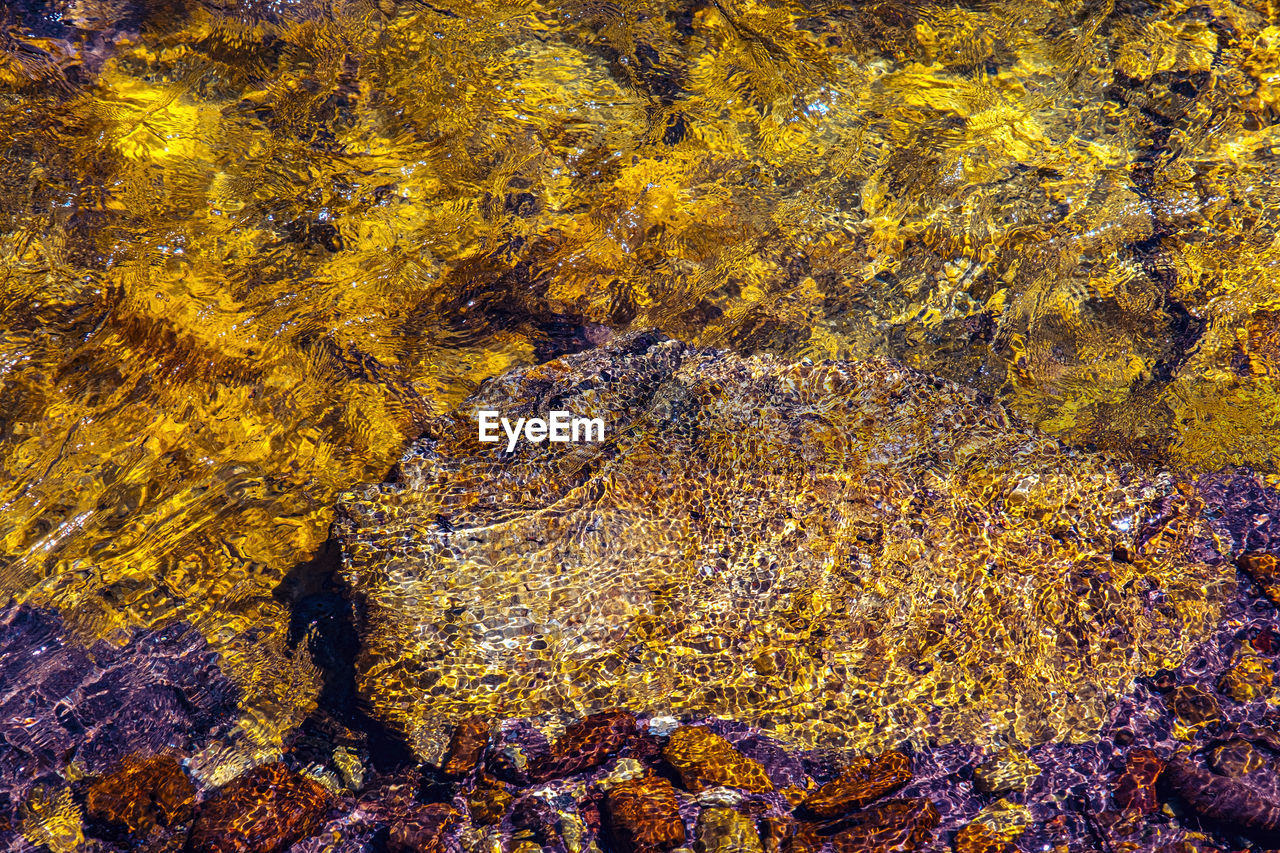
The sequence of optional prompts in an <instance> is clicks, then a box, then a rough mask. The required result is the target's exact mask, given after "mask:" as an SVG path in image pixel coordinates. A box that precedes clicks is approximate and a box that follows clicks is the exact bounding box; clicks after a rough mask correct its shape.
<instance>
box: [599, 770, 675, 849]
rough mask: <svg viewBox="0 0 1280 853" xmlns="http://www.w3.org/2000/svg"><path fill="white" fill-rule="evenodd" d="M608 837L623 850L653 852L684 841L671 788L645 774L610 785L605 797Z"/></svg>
mask: <svg viewBox="0 0 1280 853" xmlns="http://www.w3.org/2000/svg"><path fill="white" fill-rule="evenodd" d="M605 804H606V812H605V813H606V815H607V819H608V822H609V833H610V838H611V840H612V841H613V843H614V844H615V845H617V849H619V850H621V851H623V853H656V851H659V850H670V849H672V848H674V847H679V846H680V845H681V844H683V843H684V841H685V827H684V821H683V820H682V819H681V817H680V803H679V801H678V800H677V799H676V793H675V789H674V788H673V787H672V786H671V783H670V782H668V781H667V780H666V779H662V778H659V777H657V776H649V777H646V778H644V779H634V780H631V781H628V782H623V783H621V784H619V785H616V786H614V787H613V788H612V789H611V790H610V791H609V795H608V797H607V798H606V799H605Z"/></svg>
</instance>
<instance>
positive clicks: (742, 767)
mask: <svg viewBox="0 0 1280 853" xmlns="http://www.w3.org/2000/svg"><path fill="white" fill-rule="evenodd" d="M662 756H663V757H664V758H666V759H667V762H668V763H669V764H670V765H671V766H672V767H674V768H675V769H676V771H677V772H678V773H679V774H680V780H681V781H682V782H683V783H684V787H685V788H687V789H688V790H690V791H693V792H694V793H697V792H698V791H702V790H704V789H706V788H715V787H720V786H725V785H728V786H731V787H734V788H741V789H742V790H744V791H750V792H752V793H763V792H765V791H772V790H773V783H772V782H771V781H770V780H769V774H768V772H767V771H766V770H765V769H764V766H763V765H761V764H760V762H758V761H755V760H754V759H751V758H748V757H747V756H745V755H743V754H742V753H741V752H739V751H738V750H736V749H734V747H733V744H731V743H729V741H727V740H725V739H724V738H722V737H720V735H718V734H716V733H715V732H713V731H711V730H710V729H707V728H705V727H703V726H681V727H680V728H678V729H676V730H675V731H674V732H672V733H671V738H670V740H668V741H667V745H666V746H665V747H663V750H662Z"/></svg>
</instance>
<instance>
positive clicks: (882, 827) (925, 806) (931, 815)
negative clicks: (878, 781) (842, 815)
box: [831, 798, 940, 853]
mask: <svg viewBox="0 0 1280 853" xmlns="http://www.w3.org/2000/svg"><path fill="white" fill-rule="evenodd" d="M939 820H940V818H939V816H938V810H937V809H936V808H934V805H933V803H931V802H929V801H928V800H926V799H921V798H913V799H903V800H889V801H887V802H883V803H876V804H875V805H872V806H868V807H867V808H866V809H864V810H863V811H860V812H857V813H855V814H853V815H851V816H850V817H849V818H848V819H847V820H846V824H850V825H849V827H848V828H847V829H844V830H842V831H840V832H838V833H836V834H835V835H833V836H832V837H831V849H832V851H833V853H906V851H911V850H915V849H916V848H917V847H920V846H922V845H924V844H925V843H927V842H928V841H929V840H930V839H931V838H932V837H933V828H934V827H935V826H937V825H938V822H939Z"/></svg>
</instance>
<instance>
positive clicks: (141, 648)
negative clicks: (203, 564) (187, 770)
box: [0, 605, 239, 803]
mask: <svg viewBox="0 0 1280 853" xmlns="http://www.w3.org/2000/svg"><path fill="white" fill-rule="evenodd" d="M238 701H239V691H237V690H236V688H235V687H234V686H233V685H232V683H231V682H230V680H229V679H227V678H226V677H225V676H224V675H223V674H222V672H221V670H219V668H218V665H217V655H216V654H215V653H214V652H213V651H212V650H210V648H209V646H208V644H207V643H206V642H205V640H204V638H203V637H202V636H201V635H200V633H199V632H198V631H196V630H195V629H194V628H192V627H190V626H188V625H183V624H174V625H171V626H169V627H166V628H164V629H163V630H160V631H145V630H137V631H135V632H133V634H132V636H131V637H130V639H129V641H128V642H127V643H126V644H124V645H123V646H116V645H113V644H111V643H108V642H105V641H100V642H97V643H94V644H93V645H92V646H90V647H88V648H85V647H82V646H80V645H78V644H77V643H75V642H74V641H73V640H71V639H70V638H69V637H68V636H67V632H66V631H65V629H64V628H63V624H62V620H61V618H60V617H59V616H58V615H57V614H56V613H53V612H52V611H48V610H40V609H36V608H32V607H28V606H25V605H17V606H14V605H9V606H6V607H3V608H0V795H7V796H8V798H9V800H10V802H13V803H19V802H22V801H23V800H24V799H25V798H26V792H27V791H29V790H30V789H31V787H32V786H33V784H35V783H38V782H41V781H50V782H56V781H58V779H59V778H60V774H61V773H62V771H63V770H64V769H65V768H66V766H67V764H68V763H69V762H70V761H71V759H72V758H74V759H75V761H76V763H77V765H78V767H79V769H80V771H81V772H83V773H90V774H101V773H106V772H108V771H110V770H112V769H113V768H114V767H115V766H116V765H117V764H118V763H119V762H121V761H123V760H125V759H126V758H132V759H141V758H144V757H145V756H149V755H152V754H155V753H159V752H161V751H164V750H173V749H176V750H179V751H182V750H188V749H193V748H196V747H198V746H199V745H200V744H202V743H203V742H204V741H205V739H206V738H208V737H209V736H210V735H211V734H212V733H213V732H214V731H215V729H216V728H217V727H219V726H226V725H229V724H230V723H231V722H232V715H233V714H234V713H235V711H236V707H237V704H238Z"/></svg>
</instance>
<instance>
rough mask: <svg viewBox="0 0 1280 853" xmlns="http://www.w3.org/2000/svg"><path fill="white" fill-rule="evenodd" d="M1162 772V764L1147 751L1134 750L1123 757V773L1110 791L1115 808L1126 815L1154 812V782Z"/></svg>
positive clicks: (1155, 756)
mask: <svg viewBox="0 0 1280 853" xmlns="http://www.w3.org/2000/svg"><path fill="white" fill-rule="evenodd" d="M1163 770H1164V762H1163V761H1161V760H1160V758H1159V757H1158V756H1157V755H1156V754H1155V753H1154V752H1152V751H1151V750H1149V749H1135V750H1133V751H1132V752H1130V753H1129V754H1128V755H1127V756H1125V760H1124V773H1122V774H1121V776H1120V778H1119V779H1117V780H1116V784H1115V787H1114V788H1113V789H1112V799H1113V800H1114V802H1115V804H1116V808H1117V809H1119V810H1120V811H1121V812H1125V813H1128V814H1150V813H1151V812H1153V811H1155V810H1156V806H1157V805H1158V803H1157V799H1156V781H1157V780H1158V779H1159V778H1160V773H1161V771H1163Z"/></svg>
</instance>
